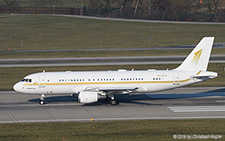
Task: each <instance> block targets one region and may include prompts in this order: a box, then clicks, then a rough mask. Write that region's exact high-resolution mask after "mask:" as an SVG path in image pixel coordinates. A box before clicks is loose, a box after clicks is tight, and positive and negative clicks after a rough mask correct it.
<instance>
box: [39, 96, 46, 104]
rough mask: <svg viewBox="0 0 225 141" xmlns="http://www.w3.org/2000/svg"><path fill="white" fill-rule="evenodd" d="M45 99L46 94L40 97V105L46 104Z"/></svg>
mask: <svg viewBox="0 0 225 141" xmlns="http://www.w3.org/2000/svg"><path fill="white" fill-rule="evenodd" d="M44 97H45V95H44V94H42V95H41V97H40V101H39V104H41V105H43V104H45V101H44V100H45V98H44Z"/></svg>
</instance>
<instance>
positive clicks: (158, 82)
mask: <svg viewBox="0 0 225 141" xmlns="http://www.w3.org/2000/svg"><path fill="white" fill-rule="evenodd" d="M189 80H190V79H185V80H180V82H181V83H183V82H187V81H189ZM173 82H175V83H177V82H179V81H156V82H155V81H138V82H79V83H74V82H73V83H45V85H85V84H86V85H87V84H92V85H93V84H136V83H138V84H140V83H157V84H160V83H173ZM24 85H29V86H35V85H44V83H40V84H39V83H33V84H29V83H27V84H24Z"/></svg>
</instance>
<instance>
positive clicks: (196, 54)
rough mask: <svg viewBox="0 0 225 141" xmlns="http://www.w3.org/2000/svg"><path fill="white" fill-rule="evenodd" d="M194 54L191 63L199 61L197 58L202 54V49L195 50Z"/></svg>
mask: <svg viewBox="0 0 225 141" xmlns="http://www.w3.org/2000/svg"><path fill="white" fill-rule="evenodd" d="M194 54H195V56H194V58H193V59H192V61H191V63H192V62H193V63H195V64H197V63H198V61H199V58H200V56H201V54H202V49H200V50H199V51H197V52H195V53H194Z"/></svg>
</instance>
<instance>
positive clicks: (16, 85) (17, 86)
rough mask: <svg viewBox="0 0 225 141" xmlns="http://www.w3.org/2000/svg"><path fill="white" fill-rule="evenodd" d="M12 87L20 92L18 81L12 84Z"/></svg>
mask: <svg viewBox="0 0 225 141" xmlns="http://www.w3.org/2000/svg"><path fill="white" fill-rule="evenodd" d="M13 89H14V90H15V91H16V92H20V89H21V87H20V84H19V82H18V83H16V84H15V85H14V86H13Z"/></svg>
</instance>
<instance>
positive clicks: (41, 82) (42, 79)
mask: <svg viewBox="0 0 225 141" xmlns="http://www.w3.org/2000/svg"><path fill="white" fill-rule="evenodd" d="M45 86H46V85H45V75H44V73H43V74H40V75H39V88H45Z"/></svg>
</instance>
